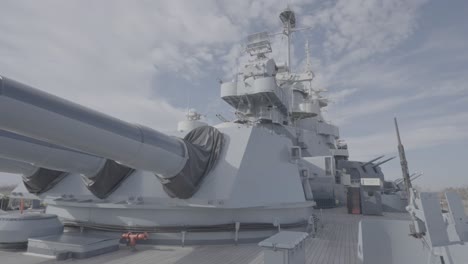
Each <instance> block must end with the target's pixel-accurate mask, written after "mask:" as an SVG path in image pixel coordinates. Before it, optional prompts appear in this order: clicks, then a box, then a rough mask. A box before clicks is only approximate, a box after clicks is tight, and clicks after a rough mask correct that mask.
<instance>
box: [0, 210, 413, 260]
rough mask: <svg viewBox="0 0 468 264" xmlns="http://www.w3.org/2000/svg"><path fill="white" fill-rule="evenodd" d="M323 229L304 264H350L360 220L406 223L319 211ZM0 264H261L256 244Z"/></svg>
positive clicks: (310, 242) (141, 249) (3, 254)
mask: <svg viewBox="0 0 468 264" xmlns="http://www.w3.org/2000/svg"><path fill="white" fill-rule="evenodd" d="M318 214H319V215H320V214H321V215H322V219H323V221H322V222H323V226H322V227H321V228H320V230H319V231H318V233H317V235H316V237H314V238H312V237H309V238H308V239H307V241H306V243H305V245H306V263H322V264H348V263H349V264H354V263H359V260H358V258H357V243H358V223H359V221H360V220H361V219H363V218H380V219H408V217H407V214H402V213H385V215H384V216H362V215H349V214H346V212H345V208H334V209H327V210H323V211H322V213H320V212H319V213H318ZM0 263H2V264H10V263H11V264H51V263H63V264H65V263H76V264H98V263H105V264H110V263H112V264H126V263H135V264H150V263H151V264H153V263H158V264H169V263H177V264H189V263H190V264H198V263H200V264H201V263H203V264H211V263H213V264H214V263H248V264H261V263H264V261H263V252H262V248H261V247H259V246H258V245H257V244H240V245H237V246H236V245H199V246H185V247H182V246H159V245H156V246H149V245H138V246H137V250H135V251H134V250H131V249H129V248H126V247H125V246H122V247H121V248H120V250H118V251H116V252H113V253H109V254H105V255H100V256H96V257H92V258H89V259H82V260H73V259H68V260H65V261H57V260H54V259H47V258H43V257H38V256H31V255H27V254H25V253H24V252H8V251H0Z"/></svg>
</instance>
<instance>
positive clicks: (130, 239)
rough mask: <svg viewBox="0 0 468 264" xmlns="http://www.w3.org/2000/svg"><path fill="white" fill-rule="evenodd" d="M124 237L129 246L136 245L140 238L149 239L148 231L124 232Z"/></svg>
mask: <svg viewBox="0 0 468 264" xmlns="http://www.w3.org/2000/svg"><path fill="white" fill-rule="evenodd" d="M122 238H123V239H125V240H127V246H130V247H135V246H136V243H137V241H138V240H147V239H148V233H146V232H144V233H132V232H128V233H124V234H122Z"/></svg>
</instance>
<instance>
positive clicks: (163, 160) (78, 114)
mask: <svg viewBox="0 0 468 264" xmlns="http://www.w3.org/2000/svg"><path fill="white" fill-rule="evenodd" d="M0 82H1V88H0V96H1V97H0V111H1V112H2V113H4V114H2V115H1V117H0V127H1V128H2V129H5V130H9V131H12V132H15V133H18V134H22V135H25V136H28V137H32V138H35V139H39V140H44V141H48V142H50V143H53V144H57V145H61V146H65V147H68V148H72V149H76V150H79V151H83V152H86V153H91V154H94V155H96V156H101V157H105V158H108V159H112V160H115V161H117V162H119V163H122V164H125V165H127V166H129V167H132V168H136V169H142V170H148V171H153V172H155V173H157V174H158V175H160V176H162V177H172V176H174V175H176V174H177V173H178V172H180V171H181V170H182V168H183V166H184V165H185V162H186V160H187V157H186V153H185V152H186V150H185V147H184V144H183V142H182V141H181V140H179V139H176V138H173V137H170V136H167V135H164V134H162V133H160V132H158V131H155V130H152V129H149V128H146V127H143V126H139V125H133V124H129V123H127V122H124V121H121V120H119V119H116V118H113V117H111V116H108V115H105V114H102V113H99V112H97V111H94V110H91V109H89V108H85V107H83V106H81V105H78V104H76V103H73V102H70V101H66V100H64V99H61V98H59V97H56V96H53V95H51V94H48V93H45V92H42V91H40V90H37V89H34V88H32V87H29V86H27V85H24V84H21V83H19V82H16V81H13V80H11V79H8V78H4V77H2V80H1V81H0Z"/></svg>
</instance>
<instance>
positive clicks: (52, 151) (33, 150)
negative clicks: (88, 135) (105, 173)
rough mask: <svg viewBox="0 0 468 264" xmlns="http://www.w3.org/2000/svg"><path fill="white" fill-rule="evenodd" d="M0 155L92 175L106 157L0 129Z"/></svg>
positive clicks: (36, 164)
mask: <svg viewBox="0 0 468 264" xmlns="http://www.w3.org/2000/svg"><path fill="white" fill-rule="evenodd" d="M0 146H1V148H0V157H3V158H6V159H10V160H16V161H22V162H25V163H29V164H33V165H34V166H36V167H42V168H47V169H50V170H58V171H63V172H70V173H77V174H81V175H85V176H93V175H95V174H97V173H98V172H99V170H100V169H101V168H102V167H103V166H104V163H105V162H106V159H104V158H101V157H96V156H92V155H89V154H85V153H81V152H78V151H74V150H71V149H66V148H63V147H61V146H57V145H54V144H50V143H47V142H43V141H40V140H36V139H33V138H28V137H25V136H22V135H18V134H15V133H12V132H9V131H5V130H0Z"/></svg>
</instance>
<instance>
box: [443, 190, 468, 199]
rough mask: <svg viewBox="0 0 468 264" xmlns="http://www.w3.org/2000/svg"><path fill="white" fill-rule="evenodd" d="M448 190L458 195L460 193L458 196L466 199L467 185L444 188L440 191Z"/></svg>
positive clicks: (467, 197)
mask: <svg viewBox="0 0 468 264" xmlns="http://www.w3.org/2000/svg"><path fill="white" fill-rule="evenodd" d="M449 191H453V192H456V193H458V195H460V197H461V198H462V199H463V200H465V201H468V186H464V187H449V188H445V189H444V190H443V191H442V193H445V192H449Z"/></svg>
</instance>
